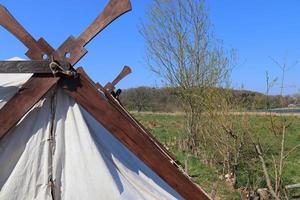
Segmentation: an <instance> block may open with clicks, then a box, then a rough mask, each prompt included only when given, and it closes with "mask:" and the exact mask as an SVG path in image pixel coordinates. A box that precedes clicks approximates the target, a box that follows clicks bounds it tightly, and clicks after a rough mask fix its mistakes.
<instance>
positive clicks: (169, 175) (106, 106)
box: [60, 74, 210, 200]
mask: <svg viewBox="0 0 300 200" xmlns="http://www.w3.org/2000/svg"><path fill="white" fill-rule="evenodd" d="M60 85H61V86H62V87H63V89H64V90H65V92H66V93H68V94H69V95H70V96H71V97H73V98H74V99H75V101H76V102H77V103H79V104H80V105H81V106H82V107H83V108H84V109H86V110H87V111H88V112H89V113H90V114H91V115H92V116H93V117H94V118H95V119H96V120H97V121H98V122H99V123H100V124H102V125H103V126H104V127H105V128H106V129H107V130H108V131H109V132H110V133H111V134H113V135H114V136H115V137H116V138H117V139H118V140H119V141H120V142H121V143H123V144H124V145H125V146H126V147H127V148H128V149H129V150H130V151H131V152H133V153H134V154H135V155H136V156H137V157H138V158H139V159H140V160H141V161H143V162H144V163H145V164H146V165H147V166H148V167H150V168H151V169H152V170H153V171H154V172H156V173H157V174H158V175H159V176H160V177H161V178H162V179H163V180H165V181H166V182H167V183H168V184H169V185H170V186H171V187H173V188H174V189H175V190H176V191H177V192H178V193H179V194H180V195H181V196H182V197H183V198H185V199H194V200H198V199H199V200H207V199H210V198H209V197H208V195H207V194H206V193H205V192H204V191H203V190H202V189H201V188H199V187H198V186H197V185H196V184H194V183H193V182H192V181H191V180H190V179H189V177H187V176H185V175H184V174H183V173H182V172H181V171H180V170H179V169H178V168H177V167H176V166H174V165H173V164H172V163H171V162H170V159H169V157H168V156H166V155H165V154H163V153H162V152H161V150H160V149H159V148H157V147H155V146H154V145H153V143H152V142H151V140H149V139H148V138H147V137H146V136H145V134H143V133H142V132H141V131H140V130H139V129H138V128H136V126H135V125H134V124H133V123H131V122H130V121H129V120H128V118H126V117H124V115H122V114H121V113H120V112H119V111H118V110H117V109H116V108H115V107H114V106H112V105H111V104H110V103H109V101H107V99H106V98H105V97H103V96H102V95H101V94H100V93H99V91H98V89H97V88H96V87H95V85H93V84H92V83H91V82H90V80H89V78H88V77H85V75H84V74H80V75H79V78H78V79H73V80H67V79H64V78H62V79H61V82H60Z"/></svg>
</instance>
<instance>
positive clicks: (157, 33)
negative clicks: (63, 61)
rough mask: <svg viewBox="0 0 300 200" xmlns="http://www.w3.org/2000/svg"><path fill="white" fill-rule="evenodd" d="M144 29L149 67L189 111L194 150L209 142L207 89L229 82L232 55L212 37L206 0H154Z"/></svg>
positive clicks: (188, 126)
mask: <svg viewBox="0 0 300 200" xmlns="http://www.w3.org/2000/svg"><path fill="white" fill-rule="evenodd" d="M141 33H142V35H143V37H144V38H145V41H146V47H147V62H148V64H149V66H150V68H151V70H152V71H154V72H155V73H157V74H158V75H159V76H160V77H161V78H162V79H163V80H164V82H165V83H166V84H167V85H169V86H171V87H174V88H176V91H177V92H176V94H177V95H178V97H179V99H180V101H181V103H182V105H183V109H184V111H185V113H186V126H185V127H186V133H187V135H186V136H187V137H185V139H186V142H185V145H184V146H185V148H188V149H190V150H192V151H193V152H194V153H195V152H197V147H198V146H199V145H204V146H205V145H206V144H205V136H204V135H200V134H199V133H200V131H199V130H200V128H201V127H200V123H199V120H201V116H202V114H203V112H204V110H205V104H204V102H205V98H206V95H207V94H206V92H208V91H209V90H208V89H209V88H213V87H219V86H223V85H224V84H225V82H226V81H227V80H228V77H229V72H230V64H231V61H232V60H233V55H234V54H233V53H232V52H230V53H229V54H226V52H225V50H224V49H223V45H222V43H221V42H220V41H217V40H216V39H214V36H213V33H212V29H211V23H210V21H209V18H208V12H207V8H206V7H205V1H204V0H185V1H182V0H154V1H153V3H152V5H151V9H150V11H149V13H148V19H147V20H146V21H145V22H144V23H143V24H142V26H141ZM228 55H229V56H228Z"/></svg>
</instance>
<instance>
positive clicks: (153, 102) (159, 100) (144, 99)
mask: <svg viewBox="0 0 300 200" xmlns="http://www.w3.org/2000/svg"><path fill="white" fill-rule="evenodd" d="M219 90H220V92H223V93H224V94H225V93H226V95H228V96H229V97H230V98H231V99H232V100H233V99H234V100H235V101H236V102H239V103H240V104H241V107H243V108H245V109H247V110H258V109H266V108H267V106H268V105H269V106H270V108H278V107H282V103H281V100H282V101H283V105H284V107H285V106H288V105H289V104H294V103H295V100H294V99H293V98H292V97H291V96H285V97H283V98H282V99H281V97H280V95H272V96H266V95H264V94H262V93H259V92H253V91H248V90H233V89H230V90H229V89H219ZM120 99H121V101H122V103H123V104H124V106H125V107H126V108H127V109H129V110H131V111H132V110H135V111H138V112H140V111H151V112H180V111H181V107H180V104H179V101H178V99H177V96H176V89H174V88H167V87H163V88H154V87H137V88H130V89H126V90H123V92H122V95H121V98H120ZM267 102H269V103H267Z"/></svg>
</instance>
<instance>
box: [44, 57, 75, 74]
mask: <svg viewBox="0 0 300 200" xmlns="http://www.w3.org/2000/svg"><path fill="white" fill-rule="evenodd" d="M49 68H50V70H51V72H52V74H53V76H54V77H56V76H57V75H58V74H64V75H66V76H69V77H73V78H76V77H77V72H76V71H75V70H74V69H73V68H72V69H70V70H65V69H64V68H63V67H62V66H61V65H60V64H59V63H58V62H56V61H55V60H54V58H53V56H52V57H51V62H50V64H49Z"/></svg>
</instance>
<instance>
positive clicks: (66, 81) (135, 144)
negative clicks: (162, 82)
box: [0, 0, 209, 199]
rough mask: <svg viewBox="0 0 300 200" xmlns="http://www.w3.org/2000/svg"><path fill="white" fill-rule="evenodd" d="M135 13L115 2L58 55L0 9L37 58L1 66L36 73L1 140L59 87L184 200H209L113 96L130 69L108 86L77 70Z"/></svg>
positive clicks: (4, 112) (1, 119)
mask: <svg viewBox="0 0 300 200" xmlns="http://www.w3.org/2000/svg"><path fill="white" fill-rule="evenodd" d="M130 10H131V3H130V0H110V1H109V2H108V4H107V5H106V7H105V8H104V10H103V11H102V12H101V13H100V14H99V16H98V17H97V18H96V19H95V20H94V22H93V23H92V24H91V25H90V26H89V27H88V28H87V29H86V30H85V31H84V32H83V33H82V34H81V35H80V36H79V37H77V38H75V37H74V36H70V37H69V38H68V39H67V40H66V41H65V42H64V43H62V45H61V46H60V47H59V48H58V49H57V50H54V48H52V47H51V46H50V45H49V44H48V43H47V41H46V40H45V39H44V38H40V39H39V40H37V41H36V40H35V39H34V38H33V37H32V36H31V35H30V34H29V33H28V32H27V31H26V30H25V29H24V27H22V25H20V24H19V23H18V21H17V20H16V19H15V18H14V17H13V16H12V15H11V14H10V13H9V11H8V10H7V9H6V8H5V7H4V6H2V5H0V25H1V26H3V27H4V28H5V29H7V30H8V31H9V32H11V33H12V34H13V35H15V36H16V37H17V38H18V39H19V40H20V41H21V42H22V43H23V44H24V45H25V46H26V47H27V48H28V51H27V52H26V55H27V56H28V57H29V58H30V59H31V61H0V73H34V74H33V75H32V76H31V78H30V79H29V80H28V81H27V82H26V83H25V84H24V85H23V86H22V87H21V89H20V90H19V91H18V92H17V93H16V94H15V95H14V96H13V97H12V98H11V99H10V100H9V101H8V102H7V103H6V104H5V105H4V107H2V108H1V110H0V140H1V139H2V138H3V137H4V136H6V135H7V134H9V133H10V130H12V129H13V127H14V126H15V125H16V124H17V123H18V122H19V121H20V120H21V119H22V118H23V117H24V116H25V114H26V113H27V112H29V111H30V109H31V108H32V107H33V106H34V105H35V104H36V103H37V102H38V101H39V100H40V99H41V98H42V97H43V96H44V95H45V94H46V93H47V92H48V91H49V90H51V89H52V88H54V87H56V86H59V87H61V88H63V89H64V91H65V92H66V93H67V94H68V95H70V96H71V97H72V98H74V100H75V101H76V102H77V103H78V104H80V105H81V106H82V107H83V108H84V109H86V110H87V111H88V112H89V113H90V114H91V115H92V116H93V117H94V118H95V119H96V120H97V121H98V122H99V123H101V124H102V125H103V126H104V127H105V128H106V129H107V130H108V131H109V132H110V133H112V134H113V135H114V136H115V137H116V138H117V139H118V140H119V141H120V142H121V143H123V145H125V146H126V147H127V148H128V149H129V150H130V151H131V152H133V153H134V154H135V155H136V156H137V157H138V158H139V159H140V160H142V161H143V162H144V163H145V164H146V165H147V166H148V167H150V168H151V169H152V170H153V171H155V172H156V173H157V174H158V175H159V176H160V177H161V178H162V179H163V180H165V181H166V182H167V183H168V184H169V185H170V186H171V187H173V188H174V189H175V190H176V191H177V192H178V193H179V194H180V195H181V196H182V197H183V198H185V199H209V197H208V196H207V194H206V193H205V192H204V191H203V190H202V189H201V188H200V187H198V186H197V185H195V184H194V183H193V182H192V181H191V180H190V178H189V177H188V176H187V175H185V174H184V173H182V171H181V168H180V167H179V166H178V164H177V163H176V160H175V158H174V156H173V155H171V154H170V153H168V151H167V150H166V149H165V147H164V146H163V145H161V144H160V143H159V142H158V141H157V140H156V139H155V138H154V137H153V136H152V135H151V134H150V133H149V132H148V131H147V130H146V129H145V127H143V126H142V125H141V124H140V123H139V122H138V121H137V120H135V119H134V118H133V117H132V116H131V115H130V114H129V113H128V112H127V111H126V110H125V109H124V108H123V107H122V106H121V105H120V104H119V103H118V102H117V101H116V99H114V97H112V96H111V91H112V90H113V89H114V87H115V85H116V84H117V83H118V82H119V81H120V80H121V79H122V78H124V77H125V76H126V75H127V74H129V73H131V69H130V68H129V67H124V69H123V70H122V72H121V73H120V74H119V75H118V76H117V78H116V79H115V80H114V81H112V82H111V83H108V84H106V86H105V87H102V86H101V85H100V84H99V83H97V84H96V83H94V82H93V81H92V80H91V79H90V78H89V76H88V75H87V74H86V73H85V72H84V70H83V68H81V67H80V68H78V69H77V70H75V69H74V68H73V66H74V65H75V64H76V63H77V62H78V61H79V60H80V59H81V58H82V57H83V56H84V55H85V54H86V53H87V50H86V49H85V48H84V47H85V46H86V45H87V44H88V43H89V42H90V41H91V40H92V39H93V38H94V37H95V36H96V35H97V34H98V33H99V32H101V31H102V30H103V29H104V28H105V27H106V26H108V25H109V24H110V23H111V22H113V21H114V20H115V19H117V18H118V17H119V16H121V15H123V14H124V13H126V12H128V11H130ZM54 75H55V76H54ZM99 91H101V92H102V93H101V92H99ZM103 93H104V94H105V97H104V96H103Z"/></svg>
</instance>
